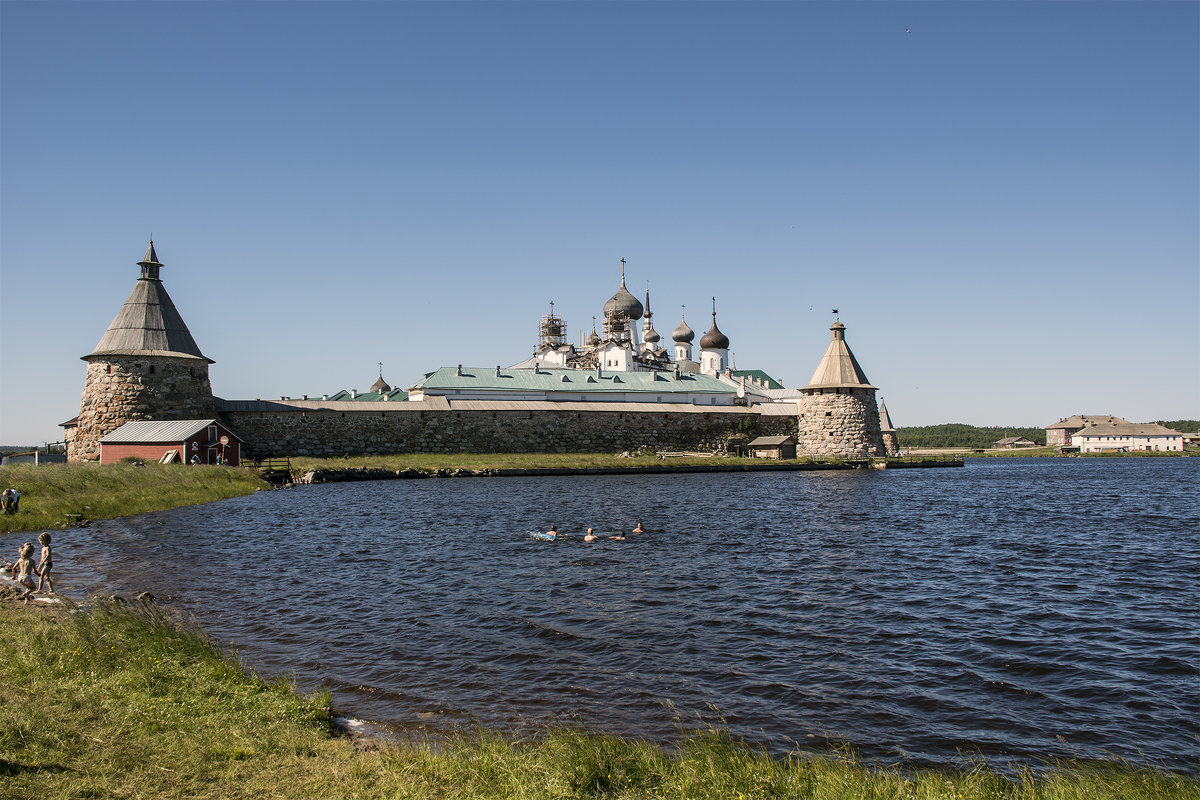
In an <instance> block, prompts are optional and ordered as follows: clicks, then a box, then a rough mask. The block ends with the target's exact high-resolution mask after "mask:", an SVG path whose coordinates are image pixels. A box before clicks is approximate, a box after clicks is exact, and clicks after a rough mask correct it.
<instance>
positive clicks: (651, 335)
mask: <svg viewBox="0 0 1200 800" xmlns="http://www.w3.org/2000/svg"><path fill="white" fill-rule="evenodd" d="M661 338H662V337H661V336H659V335H658V331H656V330H654V328H650V329H649V330H647V331H646V334H645V336H643V337H642V341H643V342H646V343H647V344H654V343H655V342H657V341H658V340H659V339H661Z"/></svg>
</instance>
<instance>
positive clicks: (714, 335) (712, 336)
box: [700, 297, 729, 350]
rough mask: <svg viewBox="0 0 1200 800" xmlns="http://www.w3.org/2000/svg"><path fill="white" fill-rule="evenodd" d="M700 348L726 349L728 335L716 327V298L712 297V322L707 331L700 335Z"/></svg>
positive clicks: (727, 347)
mask: <svg viewBox="0 0 1200 800" xmlns="http://www.w3.org/2000/svg"><path fill="white" fill-rule="evenodd" d="M700 349H701V350H728V349H729V337H728V336H726V335H725V334H723V333H721V329H720V328H718V327H717V298H715V297H714V298H713V324H712V328H710V329H709V331H708V333H706V334H704V335H703V336H701V337H700Z"/></svg>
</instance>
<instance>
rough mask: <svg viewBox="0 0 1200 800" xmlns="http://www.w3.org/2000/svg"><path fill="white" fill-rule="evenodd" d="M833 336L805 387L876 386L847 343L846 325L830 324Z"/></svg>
mask: <svg viewBox="0 0 1200 800" xmlns="http://www.w3.org/2000/svg"><path fill="white" fill-rule="evenodd" d="M829 330H830V331H832V333H833V337H832V339H831V340H830V342H829V346H828V347H827V348H825V355H823V356H821V361H820V363H819V364H817V369H816V371H815V372H813V376H812V379H811V380H809V382H808V385H807V386H805V387H804V389H805V390H806V391H807V390H812V389H850V388H860V389H871V390H874V389H875V388H876V387H874V386H872V385H871V382H870V381H868V380H867V376H866V373H864V372H863V368H862V367H860V366H859V365H858V360H857V359H855V357H854V353H852V352H850V346H849V345H848V344H846V326H845V325H843V324H842V323H841V321H840V320H839V321H837V322H835V323H833V324H832V325H830V326H829Z"/></svg>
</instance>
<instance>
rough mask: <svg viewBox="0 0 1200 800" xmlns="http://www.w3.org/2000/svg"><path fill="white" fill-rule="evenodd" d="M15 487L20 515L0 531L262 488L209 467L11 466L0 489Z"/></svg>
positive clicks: (6, 519) (2, 521) (242, 474)
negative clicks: (18, 497) (74, 517)
mask: <svg viewBox="0 0 1200 800" xmlns="http://www.w3.org/2000/svg"><path fill="white" fill-rule="evenodd" d="M9 486H13V487H16V489H17V491H19V492H20V493H21V510H20V511H19V512H17V513H16V514H3V515H0V532H8V531H31V530H42V529H44V528H62V527H64V526H66V525H67V524H68V523H69V522H70V521H71V518H70V517H68V516H67V515H68V514H74V515H78V516H79V517H81V518H82V519H112V518H113V517H123V516H128V515H130V514H141V513H144V512H147V511H162V510H164V509H168V508H176V507H178V506H187V505H195V504H197V503H208V502H212V501H213V500H225V499H227V498H230V497H239V496H241V495H245V494H250V493H252V492H254V491H256V490H258V489H261V488H264V487H265V486H266V484H265V483H264V482H263V481H262V479H261V478H259V477H258V476H257V475H256V474H254V473H253V472H252V471H250V470H248V469H239V468H235V467H217V466H208V465H198V466H194V467H193V466H186V465H183V464H165V465H164V464H156V463H147V464H146V465H145V466H144V467H135V466H132V465H130V464H106V465H104V466H101V465H99V464H95V463H87V464H42V465H38V466H34V465H33V464H14V465H12V466H8V467H0V488H6V487H9Z"/></svg>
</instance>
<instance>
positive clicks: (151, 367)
mask: <svg viewBox="0 0 1200 800" xmlns="http://www.w3.org/2000/svg"><path fill="white" fill-rule="evenodd" d="M138 266H139V267H141V268H142V273H141V276H140V277H139V278H138V281H137V283H136V284H135V285H134V287H133V291H132V292H131V293H130V294H129V298H128V299H127V300H126V301H125V305H123V306H121V310H120V311H118V312H117V316H116V317H115V318H114V319H113V321H112V324H111V325H109V326H108V330H107V331H106V332H105V334H104V337H103V338H102V339H101V340H100V343H99V344H98V345H96V349H95V350H93V351H92V352H91V353H89V354H88V355H86V356H83V360H84V361H86V362H87V365H88V366H87V378H86V380H85V382H84V386H83V400H82V402H81V403H80V406H79V417H78V419H77V420H76V425H75V427H73V428H70V427H69V428H67V430H66V440H67V458H68V459H69V460H71V461H89V460H95V459H97V458H99V455H100V445H99V440H100V437H101V436H104V435H105V434H107V433H111V432H112V431H114V430H116V429H117V428H119V427H121V426H122V425H124V424H125V423H126V422H130V421H133V420H151V419H153V420H173V419H178V420H185V419H210V418H213V417H215V416H216V410H215V403H214V401H213V396H212V387H211V385H210V384H209V382H208V365H209V364H212V363H213V361H212V359H210V358H207V357H206V356H205V355H204V354H203V353H201V352H200V348H199V347H197V346H196V342H195V340H194V339H192V334H191V333H190V332H189V331H188V329H187V325H185V324H184V322H183V317H181V316H180V315H179V312H178V311H177V310H176V309H175V304H174V303H173V302H171V297H170V296H169V295H168V294H167V290H166V289H165V288H164V287H163V284H162V280H161V279H160V278H159V277H158V271H159V269H161V268H162V266H163V265H162V264H161V263H159V261H158V256H157V255H156V254H155V252H154V242H153V241H151V242H150V246H149V247H147V248H146V257H145V258H144V259H143V260H142V261H139V262H138Z"/></svg>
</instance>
